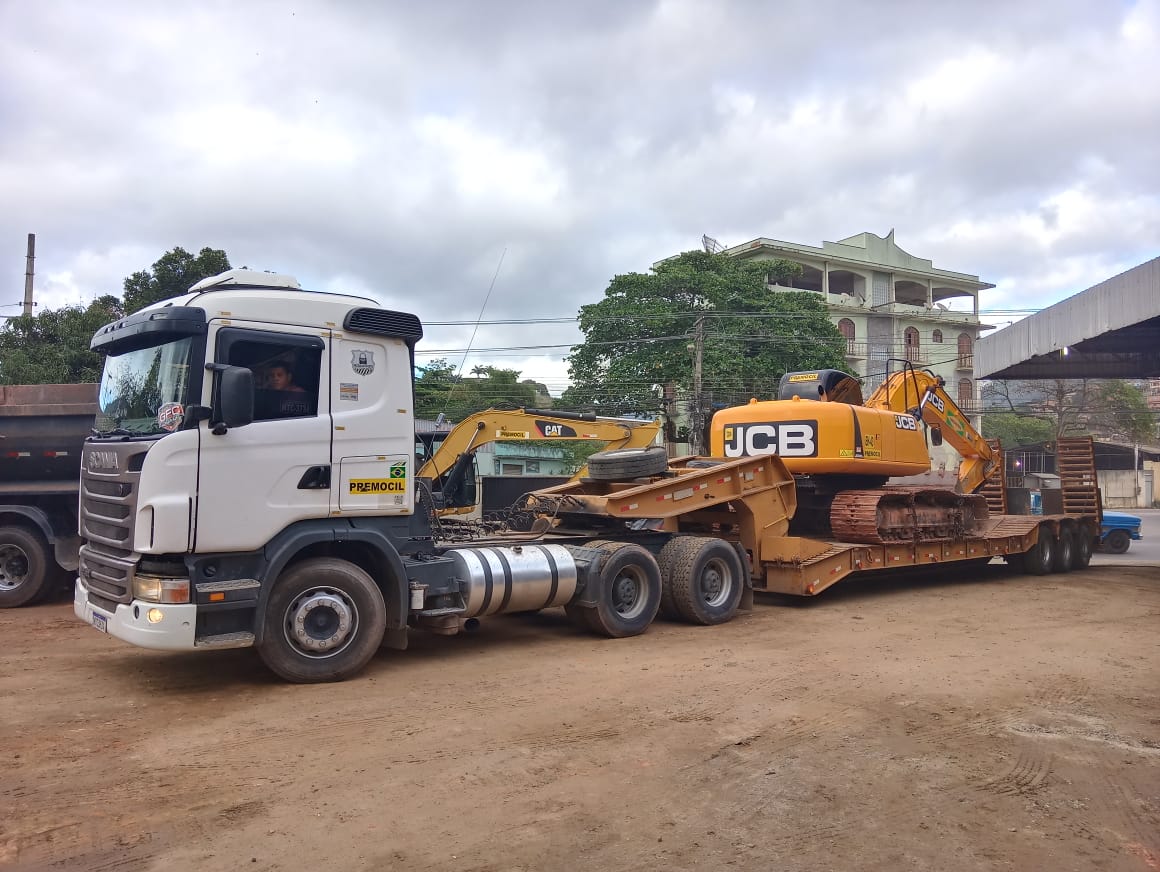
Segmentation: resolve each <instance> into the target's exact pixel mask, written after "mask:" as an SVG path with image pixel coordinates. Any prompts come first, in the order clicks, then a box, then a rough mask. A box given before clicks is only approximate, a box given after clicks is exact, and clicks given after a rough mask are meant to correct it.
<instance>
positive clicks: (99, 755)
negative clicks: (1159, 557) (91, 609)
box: [0, 540, 1160, 872]
mask: <svg viewBox="0 0 1160 872" xmlns="http://www.w3.org/2000/svg"><path fill="white" fill-rule="evenodd" d="M1152 541H1153V542H1155V541H1156V540H1152ZM1138 545H1139V543H1133V546H1132V550H1131V551H1130V552H1129V553H1128V554H1127V555H1123V557H1122V558H1111V557H1108V556H1101V557H1100V558H1099V562H1106V561H1108V560H1112V559H1114V560H1116V561H1117V562H1118V563H1122V564H1123V566H1119V565H1117V566H1116V567H1115V568H1114V569H1108V568H1102V569H1097V568H1091V569H1088V570H1087V571H1085V572H1076V573H1071V574H1068V575H1051V576H1047V577H1042V578H1032V577H1026V576H1014V575H1011V574H1009V573H1007V572H1005V571H1004V569H1003V568H1002V567H999V566H992V567H988V568H987V569H985V570H982V571H976V574H975V575H973V576H971V577H967V578H964V577H957V578H956V577H952V576H950V575H947V574H943V575H940V576H936V577H933V578H932V577H930V576H927V577H926V578H924V579H918V578H910V579H897V578H896V579H893V580H888V579H878V580H864V581H856V582H855V581H851V582H844V583H843V584H842V585H839V586H838V587H837V588H835V589H833V590H832V591H828V592H827V593H826V594H825V595H823V596H821V597H819V598H817V599H815V600H795V599H788V598H781V597H768V598H762V601H761V602H760V603H759V604H758V605H757V607H756V608H755V609H754V610H753V611H752V612H749V613H746V614H744V615H742V616H740V617H739V618H738V619H737V620H735V621H733V622H732V623H729V624H726V625H723V626H720V627H703V628H702V627H689V626H685V625H677V624H668V623H657V624H654V625H653V627H652V628H651V629H650V630H649V632H648V633H646V634H645V635H643V636H640V637H636V638H630V639H621V640H607V639H598V638H594V637H592V636H589V635H586V634H583V633H581V632H580V631H578V630H576V629H575V628H574V627H573V626H572V625H571V624H570V623H569V622H568V621H567V620H566V618H565V617H564V616H563V614H562V613H561V612H560V610H549V611H546V612H543V613H540V614H538V615H531V616H525V617H513V618H501V619H495V620H489V621H485V622H484V625H483V627H482V629H481V630H480V632H478V633H476V634H473V635H466V636H457V637H453V638H441V637H435V636H430V635H416V636H415V637H414V641H413V643H412V648H411V650H408V651H406V652H396V651H382V652H380V654H379V655H378V656H377V657H376V658H375V660H374V661H372V663H371V665H370V667H369V668H368V669H367V671H366V672H365V673H364V674H363V675H361V676H359V677H358V678H356V679H354V680H352V681H349V682H347V683H344V684H335V685H314V686H293V685H288V684H283V683H281V682H279V681H277V680H275V679H274V678H273V677H272V676H271V675H270V674H269V673H268V672H266V671H265V670H264V669H263V668H262V666H261V665H260V664H259V663H258V661H257V658H256V657H255V656H254V655H253V653H252V652H250V651H245V650H241V651H224V652H216V653H199V654H160V653H156V652H149V651H143V650H139V649H136V648H132V647H130V646H128V645H125V644H123V643H120V642H118V641H117V640H115V639H112V638H109V637H108V636H104V635H101V634H100V633H98V632H96V631H94V630H93V629H91V628H90V627H87V626H84V625H82V624H80V623H79V622H77V621H76V620H75V619H74V618H73V616H72V611H71V605H70V604H68V603H64V602H62V603H54V604H51V605H44V606H38V607H34V608H30V609H14V610H8V611H4V612H0V632H2V633H3V637H4V639H5V642H6V658H5V669H4V670H3V673H2V674H0V696H2V698H3V699H4V717H3V720H2V721H0V743H2V745H0V746H2V748H3V755H4V766H3V768H2V769H0V798H2V800H3V808H4V810H3V813H2V814H0V865H2V866H6V867H11V868H14V869H20V870H23V869H29V870H31V869H47V868H52V869H55V870H61V872H67V870H119V872H124V870H138V869H140V870H182V869H197V870H199V872H216V870H221V872H227V870H230V872H232V870H237V869H241V868H245V869H253V870H298V869H335V870H368V872H369V870H388V869H407V870H424V869H425V870H457V872H461V870H476V872H484V870H489V872H500V870H557V869H559V870H573V869H594V870H595V869H599V870H641V872H645V870H655V869H681V870H683V869H724V868H732V869H739V870H754V872H757V870H762V872H764V870H769V869H779V870H802V872H805V870H809V872H814V870H824V869H834V870H882V872H899V870H916V872H918V870H924V872H925V870H930V869H947V868H953V869H955V870H960V872H961V870H978V872H983V870H998V869H1004V870H1007V869H1009V870H1039V869H1044V870H1046V869H1050V870H1053V872H1055V870H1075V872H1087V870H1091V869H1095V868H1099V869H1102V870H1111V872H1120V870H1123V872H1149V870H1152V872H1155V870H1156V869H1157V868H1160V716H1158V713H1157V710H1156V700H1157V698H1160V635H1158V634H1157V632H1156V630H1157V627H1158V625H1160V579H1158V578H1157V572H1156V571H1155V569H1153V568H1133V567H1130V566H1129V564H1131V563H1132V562H1133V561H1134V560H1138V559H1139V557H1140V554H1141V553H1143V549H1138V548H1137V546H1138Z"/></svg>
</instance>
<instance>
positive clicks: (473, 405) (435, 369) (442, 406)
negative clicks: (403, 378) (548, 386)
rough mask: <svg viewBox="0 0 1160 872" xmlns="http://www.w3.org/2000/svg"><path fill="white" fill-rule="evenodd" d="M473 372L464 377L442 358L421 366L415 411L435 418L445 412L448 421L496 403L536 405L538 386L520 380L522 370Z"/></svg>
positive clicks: (479, 368)
mask: <svg viewBox="0 0 1160 872" xmlns="http://www.w3.org/2000/svg"><path fill="white" fill-rule="evenodd" d="M472 374H473V376H474V377H473V378H463V377H462V376H460V375H459V374H457V373H456V371H455V367H454V366H453V365H451V364H450V363H448V362H447V361H446V360H443V359H439V360H433V361H431V362H430V363H429V364H427V366H425V367H421V368H420V369H419V375H418V378H416V379H415V414H416V415H417V416H418V417H420V418H435V417H437V416H438V415H439V413H440V412H442V413H443V415H445V416H446V418H447V419H448V420H449V421H462V420H463V419H464V418H466V417H467V416H468V415H471V414H473V413H475V412H480V411H482V410H484V409H488V408H491V407H493V406H520V407H524V406H526V407H528V408H535V405H536V389H535V387H534V386H533V385H529V384H521V383H520V381H519V378H520V373H519V371H517V370H514V369H502V368H500V367H495V366H477V367H475V369H473V370H472Z"/></svg>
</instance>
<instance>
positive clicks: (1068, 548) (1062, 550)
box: [1054, 528, 1075, 572]
mask: <svg viewBox="0 0 1160 872" xmlns="http://www.w3.org/2000/svg"><path fill="white" fill-rule="evenodd" d="M1074 566H1075V536H1074V534H1073V533H1072V532H1071V530H1068V529H1066V528H1064V529H1063V530H1060V531H1059V538H1058V539H1056V540H1055V570H1054V571H1055V572H1071V570H1072V568H1073V567H1074Z"/></svg>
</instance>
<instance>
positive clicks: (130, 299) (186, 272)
mask: <svg viewBox="0 0 1160 872" xmlns="http://www.w3.org/2000/svg"><path fill="white" fill-rule="evenodd" d="M229 268H230V260H229V258H228V257H227V256H226V253H225V252H224V251H222V250H221V249H217V248H203V249H202V250H201V251H200V252H199V253H198V255H197V256H196V257H194V256H193V255H192V254H190V253H189V252H188V251H186V250H185V249H184V248H181V247H180V246H179V247H177V248H175V249H173V250H172V251H167V252H166V253H165V254H163V255H161V257H159V258H158V259H157V262H156V263H155V264H153V268H152V269H149V270H140V271H139V272H135V273H133V275H131V276H129V277H128V278H127V279H125V313H126V314H130V315H131V314H132V313H133V312H137V311H139V310H141V309H144V308H145V307H146V306H150V305H152V304H153V303H156V302H159V301H161V300H168V299H169V298H170V297H179V296H181V295H182V294H184V293H186V292H187V291H188V290H189V288H190V286H191V285H195V284H197V283H198V282H200V281H201V280H202V279H205V278H209V277H210V276H215V275H217V274H218V273H222V272H225V271H226V270H228V269H229Z"/></svg>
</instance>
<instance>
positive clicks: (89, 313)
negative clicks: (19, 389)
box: [0, 296, 123, 385]
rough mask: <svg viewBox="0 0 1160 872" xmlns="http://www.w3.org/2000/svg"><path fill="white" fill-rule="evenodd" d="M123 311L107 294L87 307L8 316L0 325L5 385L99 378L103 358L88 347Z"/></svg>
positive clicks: (0, 367)
mask: <svg viewBox="0 0 1160 872" xmlns="http://www.w3.org/2000/svg"><path fill="white" fill-rule="evenodd" d="M122 314H123V311H122V309H121V301H120V300H118V299H117V298H116V297H113V296H103V297H98V298H97V299H95V300H93V302H91V303H90V304H89V305H88V306H84V307H82V306H66V307H65V308H62V309H45V310H44V311H42V312H40V313H38V314H36V315H21V316H20V317H18V318H11V319H9V320H8V321H7V323H6V324H4V326H3V327H2V328H0V384H9V385H18V384H24V385H31V384H81V383H84V382H95V381H100V378H101V367H102V366H103V361H104V359H103V357H102V356H101V355H100V354H98V353H97V352H95V351H90V350H89V343H90V342H91V341H92V338H93V334H95V333H96V332H97V330H99V329H100V328H101V327H103V326H104V325H106V324H108V323H109V322H110V321H115V320H116V319H117V318H120V317H121V316H122Z"/></svg>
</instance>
